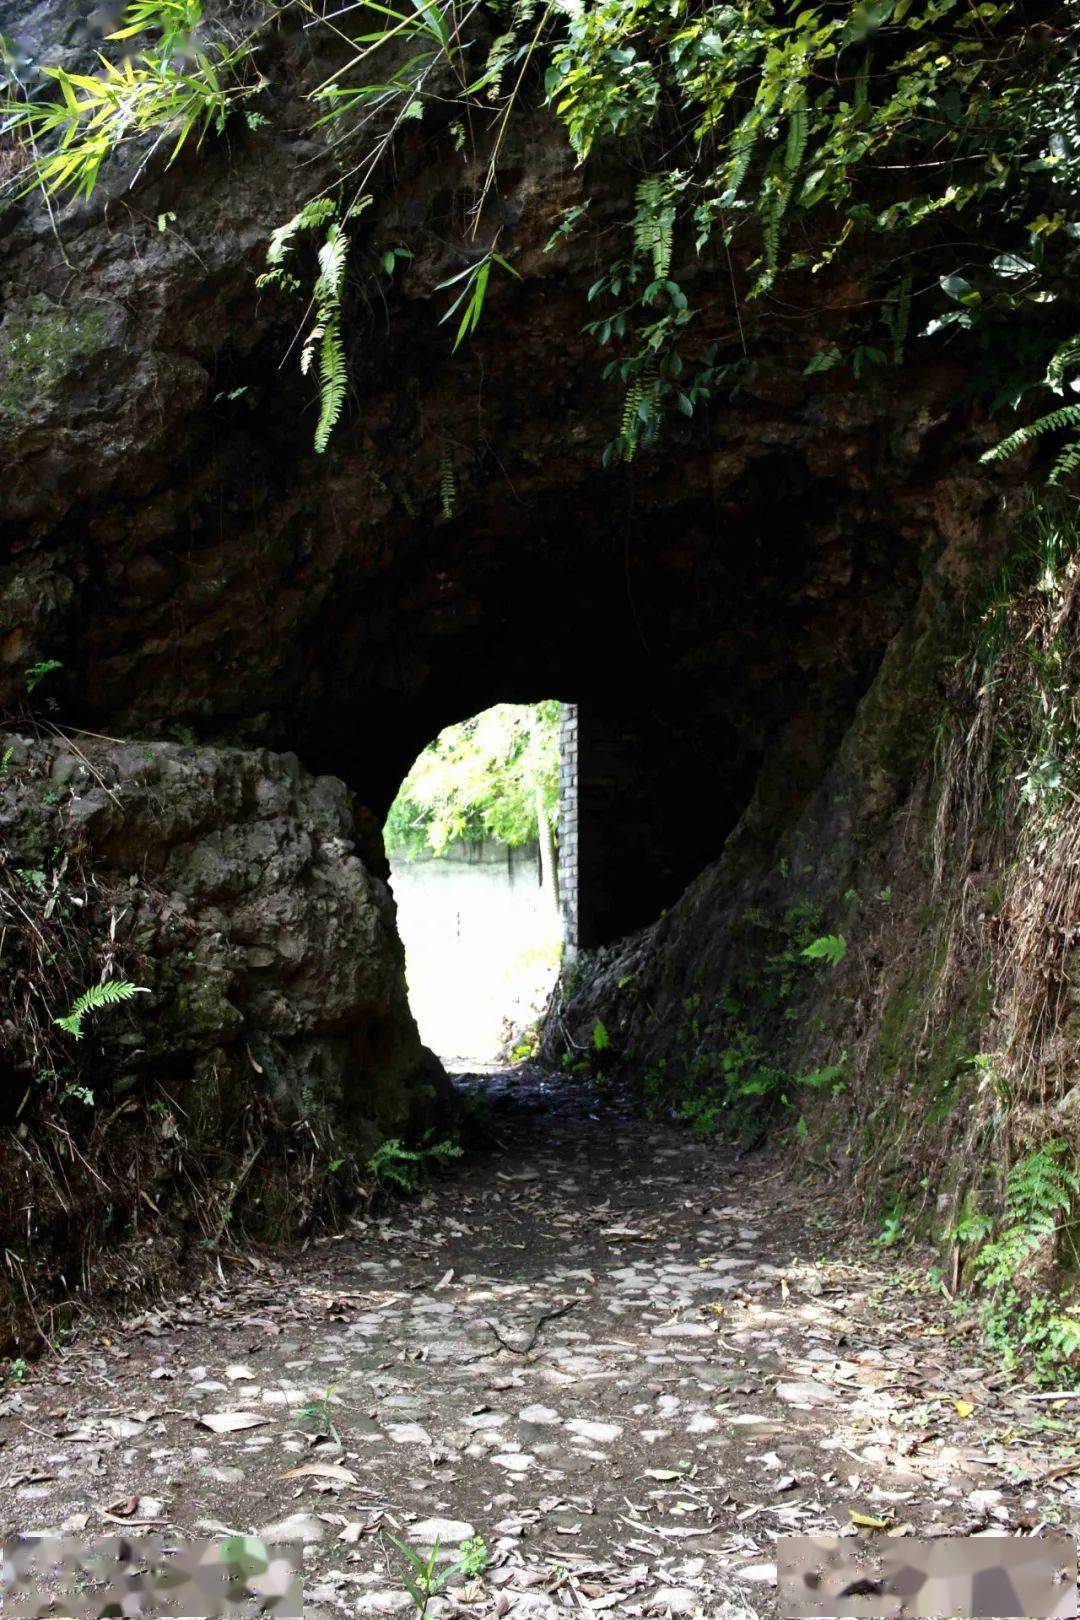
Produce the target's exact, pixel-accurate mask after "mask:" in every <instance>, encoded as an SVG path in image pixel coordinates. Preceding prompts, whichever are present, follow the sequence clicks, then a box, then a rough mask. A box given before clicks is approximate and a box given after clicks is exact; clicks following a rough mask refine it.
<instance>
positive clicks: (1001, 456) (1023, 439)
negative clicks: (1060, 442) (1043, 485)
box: [981, 404, 1080, 480]
mask: <svg viewBox="0 0 1080 1620" xmlns="http://www.w3.org/2000/svg"><path fill="white" fill-rule="evenodd" d="M1068 428H1076V429H1077V430H1078V431H1080V404H1077V405H1063V406H1062V407H1061V409H1060V410H1059V411H1051V412H1050V413H1049V414H1048V415H1047V416H1040V417H1039V419H1038V421H1037V422H1029V423H1028V424H1027V426H1026V427H1020V428H1017V429H1016V432H1015V433H1010V434H1009V436H1008V438H1007V439H1002V440H1001V441H1000V442H999V443H998V444H995V445H992V446H991V448H990V449H989V450H986V451H984V452H983V455H982V457H981V459H982V460H983V461H1006V460H1007V459H1008V458H1009V456H1015V455H1016V453H1017V451H1018V450H1023V449H1025V448H1026V446H1027V445H1029V444H1033V443H1034V441H1035V440H1036V439H1041V438H1043V437H1044V435H1045V434H1047V433H1060V432H1062V431H1063V430H1065V429H1068ZM1069 448H1070V451H1071V450H1072V448H1073V447H1072V446H1070V447H1069ZM1077 448H1080V447H1077ZM1068 453H1069V452H1066V454H1068ZM1063 459H1064V457H1059V459H1058V462H1057V464H1056V465H1055V468H1054V472H1053V473H1051V475H1050V477H1051V480H1053V478H1054V475H1055V474H1056V473H1058V470H1059V468H1060V466H1061V461H1062V460H1063Z"/></svg>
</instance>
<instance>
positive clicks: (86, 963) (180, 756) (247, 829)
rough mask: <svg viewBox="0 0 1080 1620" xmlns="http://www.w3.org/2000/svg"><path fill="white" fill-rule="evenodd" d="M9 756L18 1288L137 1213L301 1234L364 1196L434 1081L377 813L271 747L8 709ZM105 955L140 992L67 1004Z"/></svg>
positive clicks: (47, 1280)
mask: <svg viewBox="0 0 1080 1620" xmlns="http://www.w3.org/2000/svg"><path fill="white" fill-rule="evenodd" d="M0 757H2V758H3V761H4V765H3V793H2V795H0V909H2V919H3V920H2V926H3V930H4V938H5V950H4V962H5V969H6V980H5V984H4V986H3V990H2V992H0V1030H2V1034H3V1043H2V1046H0V1079H2V1084H0V1128H2V1130H3V1134H4V1137H5V1139H6V1141H7V1144H8V1145H7V1147H6V1148H5V1151H4V1170H3V1177H2V1182H0V1196H2V1200H3V1207H2V1210H0V1227H2V1228H3V1231H4V1241H5V1244H6V1245H8V1246H9V1247H13V1248H14V1250H15V1252H16V1253H17V1254H18V1256H19V1261H18V1264H19V1266H20V1267H22V1268H23V1274H24V1276H25V1279H26V1281H27V1283H28V1285H29V1288H30V1292H31V1294H32V1295H35V1296H38V1297H43V1296H44V1297H47V1296H48V1295H49V1293H50V1292H52V1291H54V1286H55V1283H56V1280H57V1276H58V1273H60V1272H64V1271H67V1272H68V1275H69V1276H70V1275H72V1270H71V1269H69V1268H73V1267H76V1259H77V1257H78V1256H79V1255H80V1254H84V1253H86V1252H87V1250H88V1249H89V1250H99V1249H100V1248H101V1247H102V1246H108V1245H110V1244H112V1245H120V1244H122V1243H123V1242H124V1241H125V1240H128V1239H130V1238H131V1236H132V1234H133V1232H134V1231H135V1230H137V1229H138V1228H140V1227H141V1228H142V1229H144V1230H146V1229H149V1230H150V1231H151V1232H154V1233H155V1235H160V1236H162V1237H163V1238H164V1239H165V1240H166V1242H168V1241H169V1240H171V1241H172V1242H174V1243H175V1244H177V1245H180V1246H182V1244H183V1242H184V1241H190V1240H194V1239H197V1238H201V1239H211V1240H214V1241H218V1242H221V1241H225V1242H226V1243H228V1242H231V1241H233V1236H232V1234H233V1233H234V1232H239V1231H244V1232H247V1233H249V1234H251V1233H255V1234H259V1235H294V1234H295V1233H296V1232H298V1231H300V1230H302V1229H303V1228H304V1227H305V1226H306V1225H308V1224H309V1223H310V1221H311V1220H312V1218H314V1217H315V1216H316V1215H317V1214H318V1213H320V1212H322V1211H326V1210H328V1209H330V1208H332V1207H334V1206H335V1205H336V1206H337V1207H338V1208H340V1207H343V1206H344V1205H346V1204H347V1203H348V1202H349V1201H350V1200H354V1199H355V1197H356V1189H357V1184H358V1183H360V1184H361V1185H364V1184H369V1181H370V1178H369V1176H368V1174H367V1171H366V1160H367V1158H368V1156H369V1155H370V1153H371V1152H372V1151H373V1149H374V1148H375V1147H376V1145H377V1144H378V1143H379V1142H380V1141H381V1140H382V1139H383V1138H385V1137H386V1136H388V1135H404V1134H408V1133H409V1132H410V1131H412V1130H414V1129H417V1128H419V1127H420V1126H421V1125H423V1124H425V1123H429V1122H431V1121H433V1120H434V1119H435V1118H436V1116H437V1113H438V1100H439V1096H440V1095H441V1094H442V1092H443V1089H444V1088H445V1081H444V1080H443V1077H442V1073H441V1070H440V1068H439V1065H438V1064H437V1062H436V1061H435V1060H434V1059H433V1058H432V1057H431V1056H430V1054H428V1053H427V1052H426V1051H425V1050H424V1048H423V1047H422V1046H421V1044H420V1040H419V1037H418V1035H417V1032H416V1026H415V1024H414V1022H413V1018H412V1015H411V1013H410V1011H409V1007H408V1002H407V998H406V991H405V982H404V961H403V953H402V948H401V945H400V943H399V941H398V937H397V933H396V928H395V921H394V905H393V899H392V896H391V893H390V890H389V888H388V886H387V883H386V880H385V874H386V868H385V863H384V859H383V854H382V844H381V838H380V834H379V829H378V827H377V825H376V824H375V822H374V821H373V819H372V817H371V816H370V814H369V813H368V812H367V811H365V810H364V809H362V808H361V807H360V806H359V805H358V804H357V802H356V800H355V798H354V797H353V795H352V794H351V793H350V792H349V790H348V789H347V788H346V787H345V786H344V784H343V783H342V782H340V781H338V780H337V779H335V778H332V777H315V776H312V775H311V774H310V773H309V772H307V771H306V770H305V769H304V768H303V767H302V766H301V765H300V763H299V762H298V760H297V759H296V758H295V756H292V755H280V754H272V753H269V752H267V751H265V750H258V751H251V752H246V751H243V750H239V749H211V748H195V747H183V746H180V745H177V744H170V743H127V744H124V743H111V742H107V741H104V740H102V739H98V738H91V737H87V736H82V735H80V736H78V737H72V738H69V739H60V738H41V737H33V736H30V735H20V734H18V733H7V734H4V735H3V736H2V737H0ZM103 976H105V977H106V978H108V979H114V980H115V979H119V980H122V981H127V982H130V983H134V984H136V985H138V986H139V987H140V991H145V992H146V993H145V994H144V993H140V994H138V995H136V996H133V997H132V999H130V1000H129V1001H128V1002H126V1003H125V1004H123V1005H117V1006H113V1007H104V1008H102V1009H100V1010H99V1011H97V1012H95V1013H92V1014H87V1016H86V1017H85V1018H84V1020H83V1028H82V1037H81V1039H76V1038H74V1037H73V1035H71V1034H69V1033H66V1032H65V1031H63V1030H62V1029H60V1028H58V1027H57V1026H56V1025H55V1023H54V1022H53V1020H54V1019H56V1018H58V1017H62V1016H64V1015H65V1014H67V1013H68V1011H69V1009H70V1007H71V1006H72V1005H73V1004H74V1003H75V1001H76V999H77V997H78V996H79V995H80V994H81V993H82V992H83V991H84V990H86V989H87V988H88V987H89V986H90V985H93V984H96V983H98V982H99V981H100V980H101V979H102V977H103ZM67 1148H70V1151H67ZM331 1167H333V1168H331ZM97 1258H98V1259H100V1255H98V1256H97ZM107 1272H108V1268H107V1267H106V1268H105V1273H104V1274H105V1275H107ZM74 1274H75V1275H77V1274H78V1272H77V1267H76V1269H75V1271H74ZM16 1292H17V1291H16Z"/></svg>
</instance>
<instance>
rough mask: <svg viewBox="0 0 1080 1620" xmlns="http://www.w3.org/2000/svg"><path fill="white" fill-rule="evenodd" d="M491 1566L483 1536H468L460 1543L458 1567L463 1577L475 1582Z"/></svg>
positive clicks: (489, 1554)
mask: <svg viewBox="0 0 1080 1620" xmlns="http://www.w3.org/2000/svg"><path fill="white" fill-rule="evenodd" d="M490 1564H491V1552H490V1549H489V1548H488V1544H487V1542H486V1541H485V1540H484V1538H483V1536H470V1537H469V1538H468V1540H467V1541H463V1542H462V1543H461V1551H460V1555H459V1557H458V1567H459V1568H460V1570H461V1573H462V1574H463V1575H467V1576H468V1577H469V1579H470V1580H476V1579H477V1577H478V1576H480V1575H483V1573H484V1571H485V1570H486V1569H487V1568H488V1567H489V1565H490Z"/></svg>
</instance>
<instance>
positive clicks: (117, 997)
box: [53, 979, 150, 1041]
mask: <svg viewBox="0 0 1080 1620" xmlns="http://www.w3.org/2000/svg"><path fill="white" fill-rule="evenodd" d="M149 993H150V992H149V991H148V990H146V989H145V988H144V987H143V986H142V985H140V984H129V983H128V982H127V980H126V979H109V980H107V981H106V982H105V983H104V984H92V985H91V986H90V988H89V990H84V991H83V993H82V995H81V996H80V997H79V998H78V1000H77V1001H76V1002H75V1004H74V1006H73V1007H72V1009H71V1011H70V1012H69V1013H68V1014H67V1016H66V1017H64V1018H54V1019H53V1023H54V1024H55V1025H56V1026H57V1028H58V1029H62V1030H63V1031H64V1033H65V1034H67V1035H73V1036H74V1037H75V1039H76V1040H77V1041H81V1040H82V1035H83V1027H82V1023H83V1019H84V1018H86V1017H87V1016H88V1015H89V1014H90V1013H94V1012H98V1011H100V1009H101V1008H102V1007H115V1006H116V1005H117V1004H118V1003H119V1002H121V1001H130V1000H131V998H132V996H146V995H149Z"/></svg>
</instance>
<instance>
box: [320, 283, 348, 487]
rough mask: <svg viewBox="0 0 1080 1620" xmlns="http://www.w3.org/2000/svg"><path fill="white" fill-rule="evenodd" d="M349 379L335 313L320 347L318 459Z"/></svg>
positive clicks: (327, 325)
mask: <svg viewBox="0 0 1080 1620" xmlns="http://www.w3.org/2000/svg"><path fill="white" fill-rule="evenodd" d="M348 380H349V373H348V367H347V365H346V363H345V347H344V344H343V343H342V341H341V327H340V322H339V317H338V312H337V311H336V310H335V311H334V312H333V314H332V315H330V316H329V317H328V319H327V322H326V329H325V331H324V332H323V335H322V342H321V344H320V346H319V421H318V424H317V426H316V428H315V451H316V454H317V455H320V456H321V455H322V453H323V451H324V450H325V449H326V446H327V444H328V443H329V442H330V435H331V433H332V432H333V431H334V428H335V427H336V426H337V423H338V421H339V419H340V417H341V413H342V411H343V410H344V408H345V390H346V388H347V387H348Z"/></svg>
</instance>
